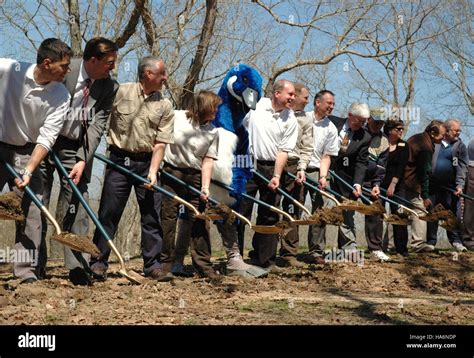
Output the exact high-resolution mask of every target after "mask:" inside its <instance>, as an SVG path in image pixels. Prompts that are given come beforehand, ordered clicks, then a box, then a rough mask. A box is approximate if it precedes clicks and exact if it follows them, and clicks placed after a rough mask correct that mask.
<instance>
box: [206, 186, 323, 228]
mask: <svg viewBox="0 0 474 358" xmlns="http://www.w3.org/2000/svg"><path fill="white" fill-rule="evenodd" d="M212 182H213V183H214V184H216V185H217V186H220V187H221V188H224V189H226V190H228V191H231V190H233V188H232V187H230V186H228V185H225V184H223V183H221V182H218V181H217V180H213V181H212ZM239 195H242V197H243V198H245V199H248V200H250V201H253V202H254V203H256V204H258V205H262V206H264V207H266V208H268V209H270V210H271V211H273V212H275V213H277V214H280V215H283V216H284V217H285V218H287V219H288V221H289V222H290V223H291V224H293V225H313V224H315V223H317V221H316V220H296V219H294V218H293V217H292V216H291V215H290V214H288V213H286V212H284V211H283V210H280V209H278V208H277V207H275V206H273V205H270V204H268V203H266V202H264V201H262V200H259V199H257V198H254V197H253V196H251V195H248V194H246V193H240V194H239ZM277 225H278V224H277Z"/></svg>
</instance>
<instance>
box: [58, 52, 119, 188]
mask: <svg viewBox="0 0 474 358" xmlns="http://www.w3.org/2000/svg"><path fill="white" fill-rule="evenodd" d="M81 62H82V59H78V58H76V59H72V60H71V64H70V66H69V67H70V68H71V72H69V73H68V74H67V76H66V78H65V80H64V85H65V86H66V88H67V89H68V91H69V93H70V94H71V97H73V96H74V90H75V88H76V84H77V78H78V77H79V70H80V68H81ZM118 88H119V84H118V82H117V81H115V80H114V79H112V78H110V77H109V78H105V79H101V80H96V81H94V83H93V84H92V87H91V90H90V98H93V101H91V100H89V103H88V107H89V111H90V115H91V117H90V118H91V119H92V120H91V122H90V123H89V128H88V129H87V137H88V143H87V145H85V146H82V147H81V148H79V149H78V150H77V153H76V158H78V159H80V160H85V161H86V162H87V163H88V165H87V168H86V171H85V172H86V174H87V177H88V178H89V179H90V174H91V170H92V165H89V163H92V158H93V157H94V153H95V151H96V149H97V147H98V146H99V143H100V139H101V137H102V134H103V133H104V131H105V128H106V125H107V119H108V117H109V114H110V110H111V108H112V103H113V102H114V99H115V95H116V94H117V90H118ZM71 103H72V98H71ZM86 148H88V150H86Z"/></svg>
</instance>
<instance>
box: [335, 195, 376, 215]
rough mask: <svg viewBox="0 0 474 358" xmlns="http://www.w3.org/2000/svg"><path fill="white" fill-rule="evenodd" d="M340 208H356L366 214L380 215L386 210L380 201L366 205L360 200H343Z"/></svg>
mask: <svg viewBox="0 0 474 358" xmlns="http://www.w3.org/2000/svg"><path fill="white" fill-rule="evenodd" d="M340 208H342V209H345V210H355V211H357V212H359V213H361V214H364V215H380V214H383V213H384V212H385V209H384V207H383V205H382V203H381V202H380V201H375V202H373V203H372V205H366V204H364V203H361V202H360V201H354V200H348V199H346V200H343V201H342V203H341V205H340Z"/></svg>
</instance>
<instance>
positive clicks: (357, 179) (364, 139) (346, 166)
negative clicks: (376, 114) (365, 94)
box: [329, 116, 372, 196]
mask: <svg viewBox="0 0 474 358" xmlns="http://www.w3.org/2000/svg"><path fill="white" fill-rule="evenodd" d="M329 120H330V121H331V122H332V123H334V125H335V126H336V128H337V133H338V134H339V132H340V131H341V130H342V127H344V123H345V122H346V120H347V118H340V117H336V116H329ZM371 138H372V137H371V136H370V134H369V133H368V132H367V131H366V130H365V129H363V128H361V129H359V130H358V131H356V132H354V133H353V135H352V139H351V142H350V143H349V146H348V147H347V151H346V152H345V153H344V154H342V153H340V154H339V155H338V156H337V157H335V158H333V160H332V161H331V167H332V169H333V170H334V171H335V172H336V173H337V174H339V176H341V177H342V178H343V179H344V180H346V181H347V182H349V183H350V184H352V185H354V184H360V185H362V184H363V183H364V178H365V174H366V171H367V166H368V163H369V144H370V140H371ZM334 182H335V183H337V180H335V181H334ZM337 187H338V188H339V189H340V190H339V191H340V193H341V194H342V195H344V196H350V193H351V191H350V190H349V189H348V188H347V187H344V185H341V184H340V183H337Z"/></svg>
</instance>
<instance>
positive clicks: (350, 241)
mask: <svg viewBox="0 0 474 358" xmlns="http://www.w3.org/2000/svg"><path fill="white" fill-rule="evenodd" d="M369 117H370V110H369V107H368V105H367V104H366V103H358V102H355V103H353V104H352V105H351V106H350V108H349V114H348V117H347V118H339V117H334V116H330V117H329V119H330V120H331V121H332V122H333V123H334V125H335V126H336V129H337V131H338V133H339V140H340V150H339V154H338V156H337V157H336V158H334V159H335V160H333V161H332V165H331V166H332V170H334V171H335V172H336V173H337V174H338V175H339V176H340V177H342V178H343V179H344V180H345V181H346V182H348V183H350V184H351V185H352V186H353V188H354V189H353V190H350V189H349V188H348V187H347V186H345V185H344V184H343V183H341V182H340V181H339V180H337V179H336V178H332V182H331V187H332V188H334V189H335V190H336V191H337V192H338V193H340V194H342V195H343V196H345V197H346V198H351V199H353V200H357V198H359V197H360V195H361V194H362V184H363V183H364V178H365V172H366V170H367V165H368V161H369V152H368V149H369V144H370V140H371V136H370V134H369V133H368V132H367V131H366V130H364V128H363V127H364V124H365V122H366V121H367V119H368V118H369ZM338 246H339V248H340V249H347V250H354V249H355V248H356V236H355V225H354V212H353V211H344V224H342V225H341V226H339V233H338Z"/></svg>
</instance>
